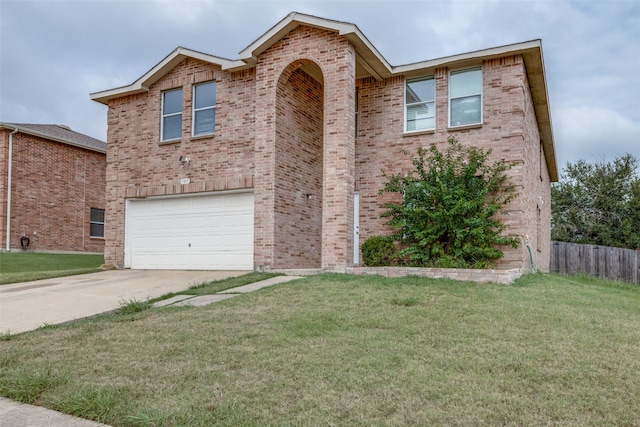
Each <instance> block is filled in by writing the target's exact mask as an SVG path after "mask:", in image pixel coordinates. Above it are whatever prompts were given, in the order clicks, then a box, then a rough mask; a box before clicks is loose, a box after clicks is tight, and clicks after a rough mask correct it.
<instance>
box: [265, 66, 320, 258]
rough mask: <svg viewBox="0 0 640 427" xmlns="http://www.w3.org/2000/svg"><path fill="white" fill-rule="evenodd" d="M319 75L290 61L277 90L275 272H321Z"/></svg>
mask: <svg viewBox="0 0 640 427" xmlns="http://www.w3.org/2000/svg"><path fill="white" fill-rule="evenodd" d="M323 75H324V74H323V72H322V69H321V67H320V66H319V65H318V64H317V63H315V62H314V61H311V60H295V61H293V62H291V63H289V65H287V66H286V67H285V68H284V70H283V71H282V73H281V74H280V77H279V79H278V83H277V85H276V97H275V98H276V102H275V105H276V114H275V125H276V126H275V188H274V254H273V255H274V267H275V268H321V267H322V205H323V204H322V202H323V138H324V87H323V83H322V81H323V80H324V79H323V77H322V76H323ZM319 80H320V81H319Z"/></svg>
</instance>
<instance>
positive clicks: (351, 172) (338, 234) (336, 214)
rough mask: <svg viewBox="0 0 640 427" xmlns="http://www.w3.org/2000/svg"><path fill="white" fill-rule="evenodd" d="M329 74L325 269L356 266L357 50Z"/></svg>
mask: <svg viewBox="0 0 640 427" xmlns="http://www.w3.org/2000/svg"><path fill="white" fill-rule="evenodd" d="M328 64H330V66H329V67H326V68H325V70H326V75H325V81H324V83H325V86H324V88H325V104H324V105H325V109H324V114H325V121H324V155H323V158H324V185H323V212H322V223H323V229H322V268H323V269H324V270H344V269H346V268H347V267H348V266H349V265H350V264H352V263H353V192H354V182H355V137H354V132H355V99H354V98H355V70H356V61H355V51H354V49H353V46H351V45H345V46H344V49H342V50H340V51H336V56H335V58H334V59H333V60H332V61H330V62H328Z"/></svg>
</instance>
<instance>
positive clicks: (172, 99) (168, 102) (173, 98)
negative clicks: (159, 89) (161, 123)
mask: <svg viewBox="0 0 640 427" xmlns="http://www.w3.org/2000/svg"><path fill="white" fill-rule="evenodd" d="M162 96H163V102H164V104H163V106H162V114H163V115H167V114H174V113H179V112H181V111H182V89H178V90H172V91H170V92H165V93H163V94H162Z"/></svg>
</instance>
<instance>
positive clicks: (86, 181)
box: [0, 129, 106, 252]
mask: <svg viewBox="0 0 640 427" xmlns="http://www.w3.org/2000/svg"><path fill="white" fill-rule="evenodd" d="M9 133H10V131H9V130H7V129H2V130H0V240H1V241H0V243H1V244H2V249H5V248H6V232H7V230H6V228H7V227H6V225H7V217H6V216H7V167H8V166H7V165H8V150H9ZM12 165H13V167H12V185H11V191H12V192H11V231H10V232H11V235H10V248H11V249H12V250H14V249H20V238H21V237H22V236H28V237H29V239H30V245H29V250H35V251H78V252H102V251H103V250H104V239H101V238H91V237H90V236H89V221H90V213H91V208H97V209H104V208H105V169H106V162H105V155H104V154H101V153H98V152H94V151H90V150H86V149H83V148H78V147H74V146H71V145H68V144H63V143H60V142H56V141H51V140H48V139H45V138H40V137H36V136H31V135H28V134H24V133H21V132H18V133H16V134H14V135H13V161H12Z"/></svg>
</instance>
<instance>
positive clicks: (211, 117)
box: [192, 82, 216, 136]
mask: <svg viewBox="0 0 640 427" xmlns="http://www.w3.org/2000/svg"><path fill="white" fill-rule="evenodd" d="M215 125H216V82H208V83H203V84H199V85H196V86H194V87H193V126H192V128H193V131H192V135H193V136H198V135H208V134H212V133H213V132H214V131H215Z"/></svg>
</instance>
